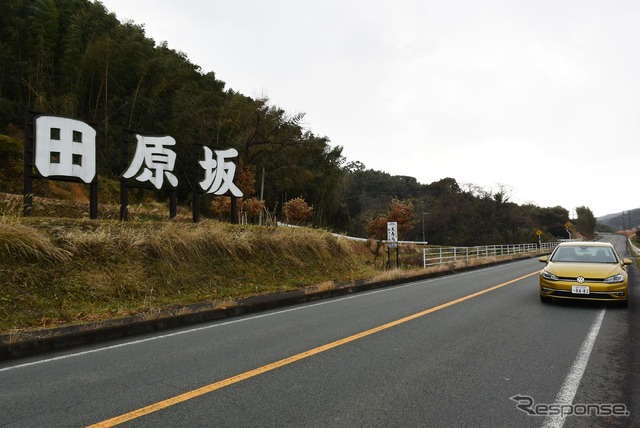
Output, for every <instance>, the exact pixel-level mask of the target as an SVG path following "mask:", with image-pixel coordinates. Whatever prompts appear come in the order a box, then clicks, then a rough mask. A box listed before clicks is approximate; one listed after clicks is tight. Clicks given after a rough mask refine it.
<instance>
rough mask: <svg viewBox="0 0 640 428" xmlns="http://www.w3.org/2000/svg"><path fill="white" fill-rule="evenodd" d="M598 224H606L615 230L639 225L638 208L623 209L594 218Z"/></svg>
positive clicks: (639, 212)
mask: <svg viewBox="0 0 640 428" xmlns="http://www.w3.org/2000/svg"><path fill="white" fill-rule="evenodd" d="M596 220H597V222H598V223H600V224H604V225H607V226H609V227H611V228H613V229H615V230H629V229H632V228H637V227H638V225H640V208H635V209H632V210H629V211H623V212H619V213H615V214H607V215H605V216H602V217H598V218H596Z"/></svg>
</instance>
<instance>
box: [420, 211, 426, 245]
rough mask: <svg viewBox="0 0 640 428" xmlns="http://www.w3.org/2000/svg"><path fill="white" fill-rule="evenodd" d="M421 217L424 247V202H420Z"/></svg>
mask: <svg viewBox="0 0 640 428" xmlns="http://www.w3.org/2000/svg"><path fill="white" fill-rule="evenodd" d="M421 217H422V244H423V245H424V243H425V242H426V241H427V240H426V239H425V236H424V201H422V215H421Z"/></svg>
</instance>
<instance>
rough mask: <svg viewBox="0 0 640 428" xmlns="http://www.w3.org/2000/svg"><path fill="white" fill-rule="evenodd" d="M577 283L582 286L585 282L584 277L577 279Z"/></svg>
mask: <svg viewBox="0 0 640 428" xmlns="http://www.w3.org/2000/svg"><path fill="white" fill-rule="evenodd" d="M576 281H578V284H582V283H583V282H584V276H579V277H578V278H576Z"/></svg>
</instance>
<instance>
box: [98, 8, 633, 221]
mask: <svg viewBox="0 0 640 428" xmlns="http://www.w3.org/2000/svg"><path fill="white" fill-rule="evenodd" d="M102 3H103V4H104V5H105V7H106V8H107V9H108V10H109V11H110V12H113V13H115V14H116V16H117V18H118V19H119V20H120V21H123V22H124V21H126V20H131V21H133V22H135V23H136V24H140V25H143V26H144V28H145V32H146V35H147V37H149V38H152V39H154V40H155V41H156V43H157V44H159V43H160V42H162V41H166V42H167V43H168V45H169V47H170V48H172V49H175V50H178V51H182V52H184V53H185V54H186V55H187V56H188V58H189V60H190V61H191V62H192V63H194V64H197V65H199V66H200V67H201V68H202V70H203V72H209V71H213V72H214V73H215V74H216V77H217V78H218V79H219V80H222V81H224V82H225V83H226V85H227V86H226V87H227V89H233V90H235V91H238V92H240V93H243V94H244V95H247V96H250V97H253V98H256V97H262V96H266V97H268V98H269V100H270V103H271V104H272V105H277V106H279V107H281V108H283V109H284V110H285V111H287V112H288V113H290V114H295V113H306V117H305V124H304V126H305V127H306V128H307V129H309V130H310V131H311V132H313V133H314V134H315V135H318V136H326V137H328V138H329V139H330V140H331V145H332V146H338V145H339V146H342V147H343V155H344V156H345V157H346V158H347V161H360V162H362V163H364V164H365V166H366V167H367V168H370V169H376V170H381V171H385V172H388V173H390V174H393V175H409V176H413V177H415V178H416V179H417V180H418V181H419V182H420V183H424V184H428V183H432V182H434V181H438V180H440V179H442V178H445V177H452V178H455V179H456V180H457V181H458V183H460V184H461V185H467V184H471V185H474V186H479V187H482V188H483V189H485V190H493V191H496V190H498V187H499V186H503V187H505V188H506V189H508V190H509V192H510V195H511V201H513V202H516V203H519V204H523V203H533V204H536V205H539V206H541V207H552V206H556V205H560V206H562V207H564V208H566V209H567V210H569V211H570V212H573V210H574V209H575V208H576V207H579V206H587V207H589V208H590V209H591V210H592V211H593V213H594V215H595V216H603V215H606V214H611V213H617V212H621V211H624V210H630V209H634V208H638V207H640V191H639V190H638V179H639V178H640V144H638V139H639V136H640V30H639V29H638V28H639V27H638V25H639V24H638V23H640V2H638V1H636V0H629V1H618V0H607V1H604V0H597V1H596V0H529V1H528V0H520V1H510V0H484V1H476V0H393V1H391V0H389V1H378V0H211V1H208V0H181V1H175V0H102Z"/></svg>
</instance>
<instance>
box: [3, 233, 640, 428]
mask: <svg viewBox="0 0 640 428" xmlns="http://www.w3.org/2000/svg"><path fill="white" fill-rule="evenodd" d="M609 238H610V239H619V240H620V241H619V242H618V243H621V246H622V248H621V249H622V250H624V247H625V245H624V240H623V239H622V238H621V237H614V236H611V237H609ZM541 268H542V264H541V263H540V262H538V261H537V260H536V259H531V260H525V261H519V262H514V263H509V264H505V265H499V266H494V267H491V268H486V269H480V270H477V271H472V272H467V273H461V274H456V275H450V276H446V277H441V278H437V279H430V280H424V281H418V282H413V283H410V284H406V285H402V286H396V287H391V288H386V289H380V290H376V291H373V292H366V293H357V294H353V295H351V296H349V297H344V298H338V299H332V300H325V301H321V302H318V303H315V304H306V305H301V306H296V307H292V308H288V309H284V310H277V311H272V312H265V313H262V314H258V315H252V316H246V317H239V318H235V319H228V320H225V321H220V322H215V323H210V324H206V325H200V326H197V327H194V328H188V329H182V330H173V331H171V332H168V333H167V332H165V333H160V334H154V335H148V336H144V337H138V338H136V339H135V340H131V339H128V340H122V341H117V342H109V343H107V344H105V345H103V346H90V347H83V348H76V349H74V350H71V351H65V352H60V353H56V354H48V355H46V356H40V357H30V358H24V359H21V360H13V361H5V362H2V363H0V427H56V426H70V427H78V426H89V425H92V424H101V425H99V426H113V425H114V424H117V423H122V426H126V427H160V426H162V427H166V426H207V427H209V426H220V427H228V426H243V427H244V426H255V427H275V426H278V427H280V426H284V427H286V426H290V427H302V426H308V427H315V426H318V427H319V426H323V427H325V426H337V427H347V426H348V427H354V426H356V427H361V426H363V427H364V426H366V427H390V426H425V427H427V426H429V427H449V426H451V427H471V426H473V427H541V426H549V427H551V426H556V427H561V426H565V427H574V426H577V427H583V426H584V427H599V426H602V427H605V426H606V427H609V426H629V427H632V426H640V413H639V412H640V407H639V404H638V401H639V400H640V389H639V385H640V378H639V377H638V376H639V375H638V372H640V364H639V363H640V334H639V333H638V331H637V330H638V327H640V322H639V315H638V314H637V311H638V308H640V290H639V288H640V286H639V283H640V280H639V278H638V269H637V268H635V267H633V268H632V269H630V271H631V277H632V286H631V288H632V293H633V294H632V301H631V303H630V305H629V308H628V309H624V308H617V307H610V306H607V305H601V304H567V303H554V304H542V303H541V302H540V300H539V297H538V291H537V272H538V271H539V270H540V269H541ZM634 327H635V328H634ZM634 368H635V369H634ZM571 403H573V406H571V407H570V406H569V405H570V404H571ZM596 404H597V405H598V406H595V405H596ZM588 405H589V406H588ZM519 407H520V408H519ZM585 411H589V412H591V414H592V416H567V417H566V418H563V417H562V414H561V413H567V412H578V413H580V412H585ZM596 411H599V412H601V415H600V416H594V415H593V412H596ZM532 412H533V413H538V414H545V413H546V414H547V416H544V415H529V414H528V413H532ZM617 412H619V413H621V414H622V413H625V414H626V413H629V415H626V416H620V417H616V416H612V413H617ZM554 413H560V415H558V414H554ZM549 414H551V415H549ZM602 414H604V415H602ZM114 418H116V419H114ZM118 418H119V419H118Z"/></svg>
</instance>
